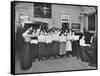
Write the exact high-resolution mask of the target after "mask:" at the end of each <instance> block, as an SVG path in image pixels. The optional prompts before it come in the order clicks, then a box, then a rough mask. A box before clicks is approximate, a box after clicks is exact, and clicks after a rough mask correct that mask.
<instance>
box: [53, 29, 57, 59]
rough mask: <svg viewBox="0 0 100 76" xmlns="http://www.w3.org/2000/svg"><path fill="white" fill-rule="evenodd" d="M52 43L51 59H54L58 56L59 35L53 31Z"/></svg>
mask: <svg viewBox="0 0 100 76" xmlns="http://www.w3.org/2000/svg"><path fill="white" fill-rule="evenodd" d="M52 38H53V42H52V52H53V57H54V58H56V57H57V56H58V55H59V33H58V32H57V31H56V30H55V31H54V33H53V34H52Z"/></svg>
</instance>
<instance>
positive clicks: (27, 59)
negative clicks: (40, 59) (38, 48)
mask: <svg viewBox="0 0 100 76" xmlns="http://www.w3.org/2000/svg"><path fill="white" fill-rule="evenodd" d="M30 67H32V52H31V50H30V43H28V42H26V43H24V46H23V50H22V52H21V69H23V70H27V69H29V68H30Z"/></svg>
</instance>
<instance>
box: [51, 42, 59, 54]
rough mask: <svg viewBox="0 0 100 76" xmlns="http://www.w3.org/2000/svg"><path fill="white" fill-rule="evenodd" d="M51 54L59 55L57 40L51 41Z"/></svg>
mask: <svg viewBox="0 0 100 76" xmlns="http://www.w3.org/2000/svg"><path fill="white" fill-rule="evenodd" d="M52 55H59V42H58V41H53V42H52Z"/></svg>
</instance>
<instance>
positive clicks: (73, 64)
mask: <svg viewBox="0 0 100 76" xmlns="http://www.w3.org/2000/svg"><path fill="white" fill-rule="evenodd" d="M15 67H16V69H15V71H16V73H17V74H18V73H36V72H51V71H64V70H66V71H70V70H83V69H96V67H90V66H88V63H87V62H82V61H81V60H77V58H75V57H72V56H70V57H63V58H57V59H49V60H45V61H38V60H36V62H33V63H32V67H31V68H30V69H29V70H21V69H20V64H19V61H18V60H17V59H16V66H15Z"/></svg>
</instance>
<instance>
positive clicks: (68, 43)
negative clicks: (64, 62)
mask: <svg viewBox="0 0 100 76" xmlns="http://www.w3.org/2000/svg"><path fill="white" fill-rule="evenodd" d="M71 40H72V36H71V32H70V31H69V32H68V33H67V36H66V55H67V56H68V57H69V55H71V54H72V43H71Z"/></svg>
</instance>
